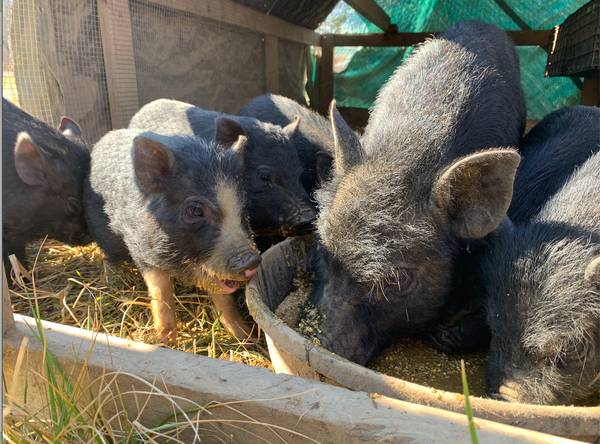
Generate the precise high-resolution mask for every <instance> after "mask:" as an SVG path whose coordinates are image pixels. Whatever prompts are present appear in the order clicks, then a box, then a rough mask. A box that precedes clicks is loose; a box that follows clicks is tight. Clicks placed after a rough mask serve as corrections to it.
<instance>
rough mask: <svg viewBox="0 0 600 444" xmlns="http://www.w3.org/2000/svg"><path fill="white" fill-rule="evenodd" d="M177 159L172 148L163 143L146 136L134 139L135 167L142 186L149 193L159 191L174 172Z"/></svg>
mask: <svg viewBox="0 0 600 444" xmlns="http://www.w3.org/2000/svg"><path fill="white" fill-rule="evenodd" d="M174 163H175V159H174V156H173V153H172V152H171V150H169V149H168V148H167V147H166V146H164V145H163V144H162V143H160V142H158V141H156V140H153V139H150V138H148V137H145V136H138V137H136V138H135V139H134V140H133V168H134V170H135V176H136V178H137V180H138V183H139V185H140V186H141V188H142V189H143V190H144V191H146V192H147V193H158V192H160V191H161V190H162V189H163V185H164V182H165V180H166V179H167V178H168V177H169V176H170V175H171V173H172V172H173V164H174Z"/></svg>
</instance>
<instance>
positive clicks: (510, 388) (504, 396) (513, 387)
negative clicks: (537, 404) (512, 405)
mask: <svg viewBox="0 0 600 444" xmlns="http://www.w3.org/2000/svg"><path fill="white" fill-rule="evenodd" d="M521 392H522V387H521V386H520V385H519V384H517V383H516V382H514V381H505V382H504V383H503V384H501V385H500V387H499V388H498V392H497V393H495V394H494V397H495V398H496V399H500V400H502V401H508V402H519V400H520V399H521Z"/></svg>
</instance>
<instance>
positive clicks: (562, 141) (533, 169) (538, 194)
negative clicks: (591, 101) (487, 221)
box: [508, 106, 600, 224]
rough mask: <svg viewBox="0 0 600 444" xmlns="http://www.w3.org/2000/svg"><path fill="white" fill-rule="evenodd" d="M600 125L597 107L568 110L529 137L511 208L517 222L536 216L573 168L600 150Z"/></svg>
mask: <svg viewBox="0 0 600 444" xmlns="http://www.w3.org/2000/svg"><path fill="white" fill-rule="evenodd" d="M599 124H600V109H598V108H597V107H595V106H574V107H567V108H562V109H559V110H558V111H554V112H552V113H550V114H548V115H547V116H546V117H544V119H542V120H541V121H540V122H539V123H538V124H537V125H536V126H535V127H533V129H532V130H531V131H530V132H529V133H528V134H527V136H525V138H524V139H523V141H522V143H521V146H520V152H521V154H522V155H523V157H524V160H523V162H521V166H520V167H519V171H518V172H517V177H516V179H515V193H514V196H513V200H512V203H511V204H510V208H509V209H508V216H509V217H510V219H511V221H512V222H513V223H516V224H520V223H524V222H527V221H529V219H531V218H532V217H533V216H535V215H536V214H537V213H538V212H539V211H540V209H541V208H542V206H543V204H544V203H545V202H546V200H548V198H549V197H550V196H551V195H553V194H554V193H556V192H557V191H558V190H559V189H560V188H561V186H562V185H563V183H564V182H565V180H567V179H568V178H569V177H570V176H571V173H572V172H573V169H574V168H575V167H576V166H578V165H581V164H582V163H583V162H584V161H585V160H587V159H588V158H589V157H590V156H591V155H592V154H594V153H595V152H597V151H598V150H600V140H599V138H600V130H599V129H598V125H599Z"/></svg>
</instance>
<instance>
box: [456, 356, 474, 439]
mask: <svg viewBox="0 0 600 444" xmlns="http://www.w3.org/2000/svg"><path fill="white" fill-rule="evenodd" d="M460 377H461V380H462V388H463V395H465V413H466V414H467V418H468V422H469V433H470V435H471V443H472V444H479V440H478V439H477V429H476V428H475V421H474V420H473V409H472V408H471V400H470V399H469V384H468V382H467V371H466V370H465V361H464V360H462V359H461V360H460Z"/></svg>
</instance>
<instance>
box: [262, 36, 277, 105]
mask: <svg viewBox="0 0 600 444" xmlns="http://www.w3.org/2000/svg"><path fill="white" fill-rule="evenodd" d="M265 92H268V93H271V94H279V38H278V37H275V36H274V35H266V36H265Z"/></svg>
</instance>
